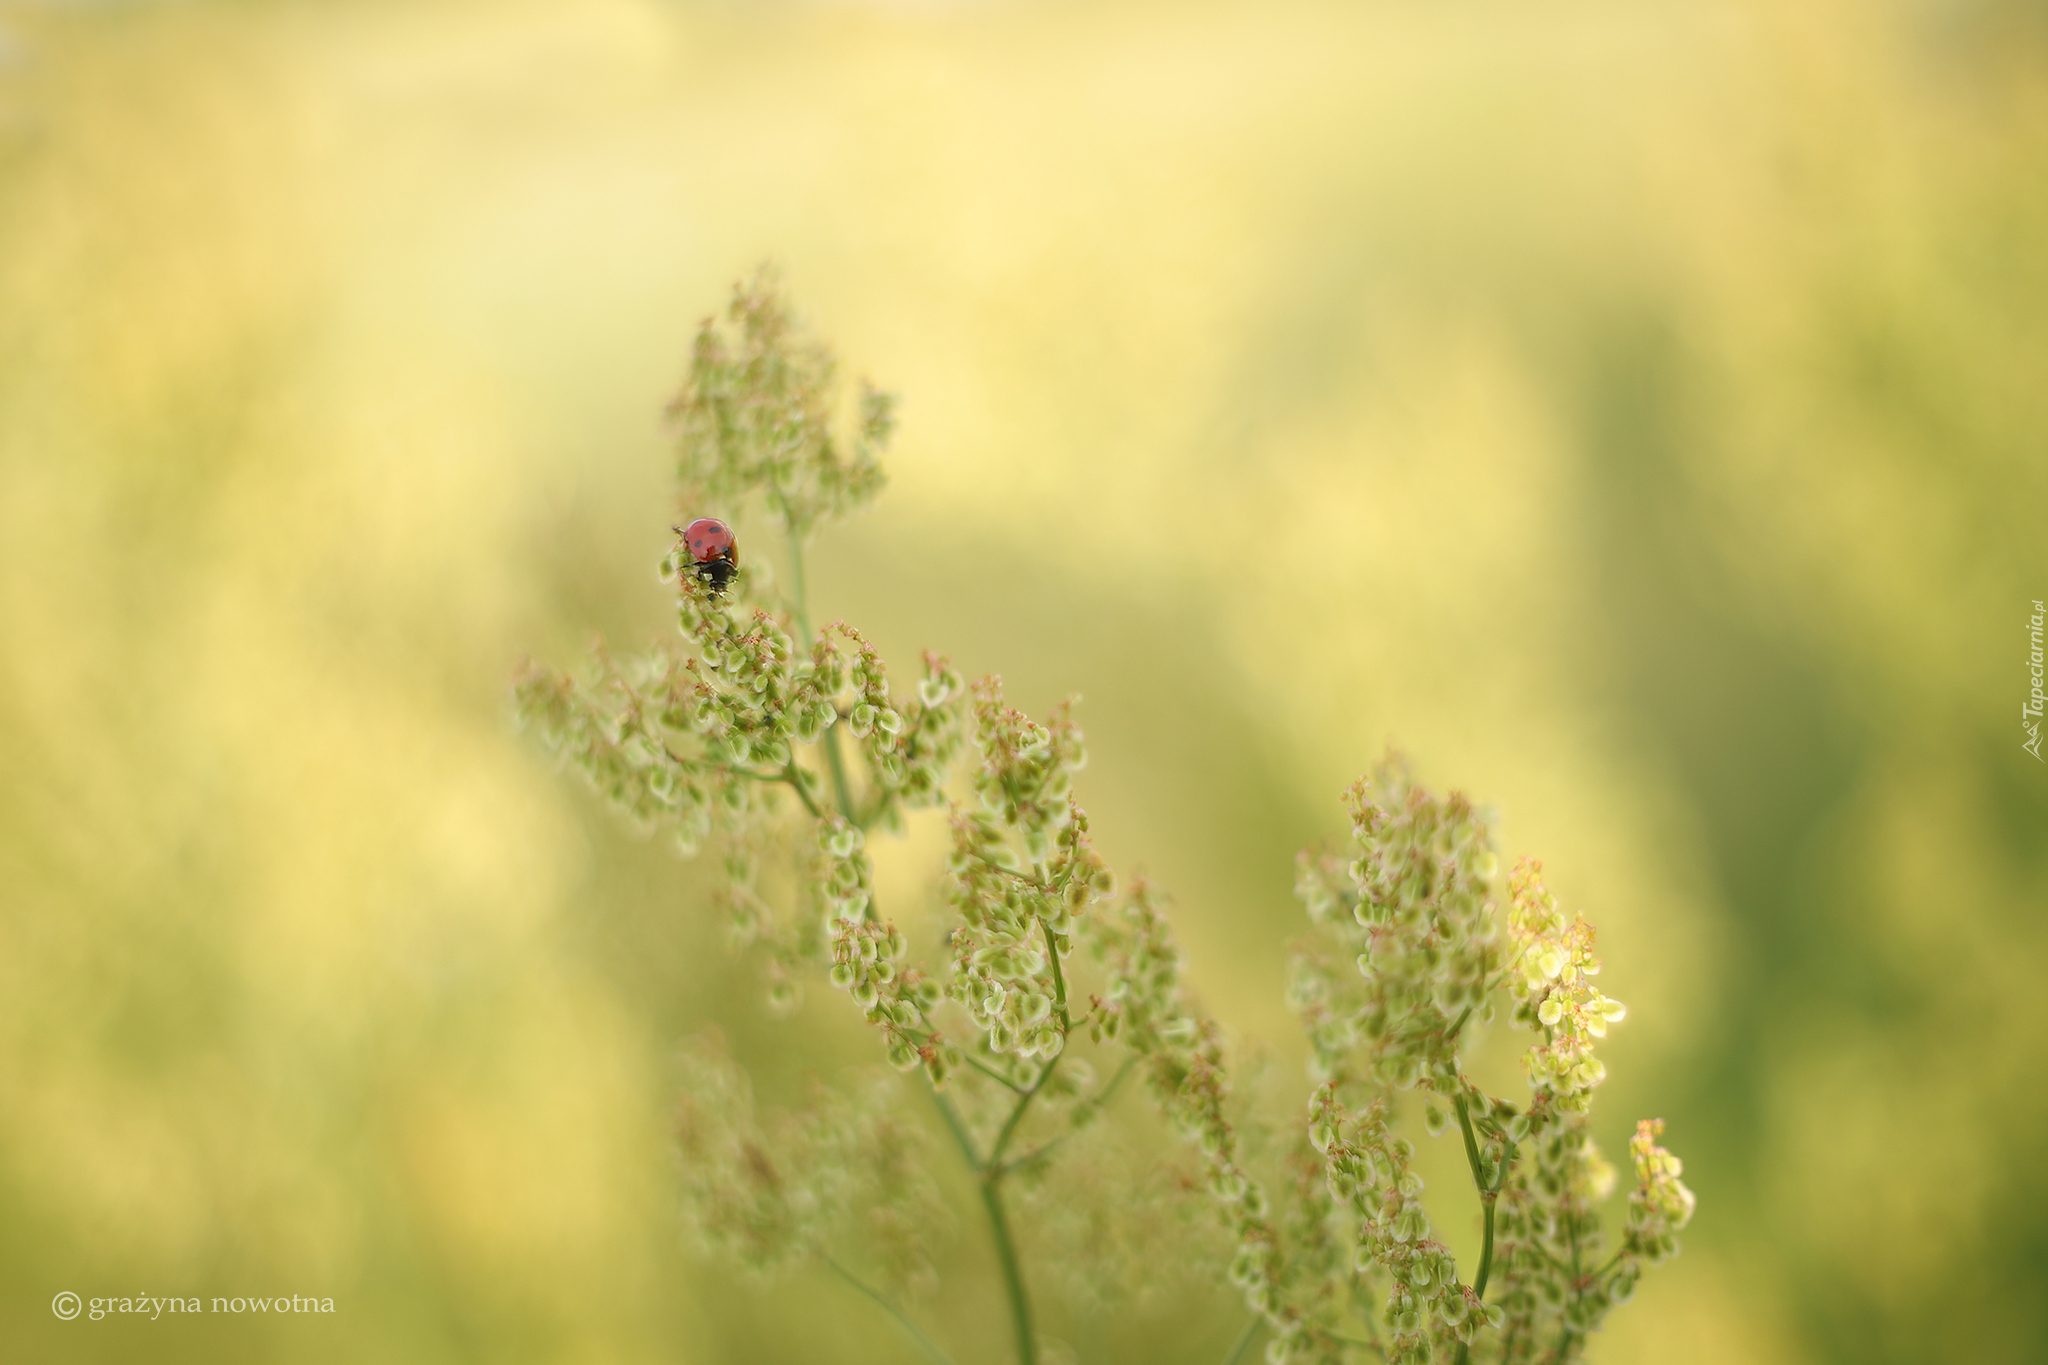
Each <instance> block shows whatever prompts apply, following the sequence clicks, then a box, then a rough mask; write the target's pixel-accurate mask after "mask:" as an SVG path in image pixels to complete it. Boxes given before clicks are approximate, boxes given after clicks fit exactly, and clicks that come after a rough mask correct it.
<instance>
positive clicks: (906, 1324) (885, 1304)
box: [825, 1256, 953, 1365]
mask: <svg viewBox="0 0 2048 1365" xmlns="http://www.w3.org/2000/svg"><path fill="white" fill-rule="evenodd" d="M825 1265H826V1266H827V1267H828V1268H829V1269H830V1270H831V1271H832V1273H833V1274H835V1275H837V1276H838V1277H839V1278H840V1279H842V1280H844V1281H846V1283H847V1284H848V1285H850V1286H851V1287H852V1288H853V1289H854V1291H855V1292H856V1293H859V1294H862V1295H864V1296H866V1297H867V1298H868V1299H870V1300H872V1301H873V1302H874V1303H875V1305H876V1306H877V1307H879V1308H880V1309H881V1310H882V1311H883V1312H884V1313H887V1314H888V1315H889V1316H890V1317H892V1318H894V1319H896V1325H897V1326H899V1327H901V1328H902V1329H903V1330H904V1331H906V1332H908V1333H910V1336H911V1339H912V1340H914V1341H915V1342H916V1343H917V1344H918V1346H919V1347H920V1348H921V1349H922V1350H923V1351H924V1353H925V1354H926V1355H927V1356H929V1357H931V1359H932V1362H933V1365H953V1358H952V1357H951V1356H949V1355H947V1354H946V1353H945V1352H944V1351H941V1350H940V1349H939V1348H938V1347H937V1346H936V1345H934V1344H933V1342H932V1339H931V1338H930V1337H928V1336H926V1335H925V1334H924V1331H923V1329H922V1328H920V1327H919V1326H918V1325H917V1324H916V1323H915V1322H912V1321H911V1320H910V1318H909V1317H907V1316H906V1315H905V1314H904V1312H903V1310H902V1309H900V1308H898V1307H897V1306H896V1305H895V1304H893V1303H891V1302H889V1301H888V1300H887V1299H885V1298H883V1297H882V1296H881V1295H880V1294H878V1293H876V1292H875V1291H874V1290H873V1289H870V1288H869V1287H868V1286H867V1285H865V1284H863V1283H861V1282H860V1281H859V1280H858V1279H855V1278H854V1276H853V1275H852V1274H851V1273H850V1272H849V1271H848V1270H847V1269H846V1267H845V1266H843V1265H841V1264H839V1262H837V1261H835V1260H833V1259H832V1258H831V1257H830V1256H827V1257H826V1258H825Z"/></svg>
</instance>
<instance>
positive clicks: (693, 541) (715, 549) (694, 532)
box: [675, 517, 740, 593]
mask: <svg viewBox="0 0 2048 1365" xmlns="http://www.w3.org/2000/svg"><path fill="white" fill-rule="evenodd" d="M675 530H676V534H677V535H679V536H681V537H682V538H683V548H684V549H685V550H687V551H689V554H690V565H691V567H692V568H694V569H696V571H697V577H699V578H701V579H703V580H704V581H705V582H706V583H709V584H710V585H711V591H712V592H713V593H722V592H724V591H725V585H726V584H727V583H730V582H731V581H732V576H733V573H734V571H735V570H737V569H738V568H739V566H740V542H739V538H738V537H737V536H735V535H734V534H733V533H732V527H730V526H727V525H726V524H725V523H724V522H722V521H720V520H718V519H717V518H716V517H699V518H697V519H696V520H695V521H693V522H691V523H690V524H689V525H688V526H678V527H676V528H675Z"/></svg>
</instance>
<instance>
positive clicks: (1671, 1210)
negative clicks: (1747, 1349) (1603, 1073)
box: [1616, 1119, 1699, 1303]
mask: <svg viewBox="0 0 2048 1365" xmlns="http://www.w3.org/2000/svg"><path fill="white" fill-rule="evenodd" d="M1662 1136H1664V1120H1662V1119H1643V1120H1641V1121H1640V1122H1638V1123H1637V1124H1636V1132H1635V1136H1634V1137H1632V1138H1630V1139H1629V1140H1628V1152H1629V1156H1631V1157H1632V1158H1634V1160H1635V1168H1636V1188H1635V1189H1634V1190H1632V1191H1630V1192H1629V1196H1628V1241H1627V1244H1626V1246H1625V1248H1624V1252H1625V1254H1626V1255H1628V1256H1640V1257H1641V1258H1642V1259H1643V1260H1646V1261H1648V1262H1650V1263H1651V1264H1652V1265H1654V1264H1656V1263H1657V1262H1658V1261H1663V1260H1668V1259H1670V1258H1671V1257H1673V1256H1676V1255H1677V1254H1678V1237H1677V1235H1676V1234H1677V1233H1678V1231H1679V1229H1681V1228H1683V1227H1684V1226H1685V1225H1686V1224H1687V1223H1689V1222H1691V1221H1692V1211H1693V1208H1694V1206H1695V1205H1696V1204H1697V1203H1698V1202H1699V1201H1698V1200H1697V1199H1695V1198H1694V1196H1693V1192H1692V1191H1691V1190H1689V1189H1687V1188H1686V1187H1685V1182H1684V1181H1682V1180H1680V1179H1679V1178H1678V1177H1679V1175H1680V1173H1682V1172H1683V1171H1684V1170H1685V1164H1684V1163H1683V1162H1681V1161H1680V1160H1679V1159H1678V1158H1677V1157H1675V1156H1673V1155H1671V1153H1669V1152H1667V1151H1665V1150H1664V1149H1663V1148H1662V1147H1659V1146H1658V1145H1657V1139H1658V1138H1660V1137H1662ZM1628 1269H1629V1275H1630V1279H1629V1284H1630V1287H1633V1282H1634V1270H1633V1267H1629V1268H1628ZM1616 1299H1617V1301H1618V1302H1623V1303H1625V1302H1627V1300H1628V1293H1627V1291H1626V1290H1624V1291H1623V1292H1621V1293H1619V1294H1617V1295H1616Z"/></svg>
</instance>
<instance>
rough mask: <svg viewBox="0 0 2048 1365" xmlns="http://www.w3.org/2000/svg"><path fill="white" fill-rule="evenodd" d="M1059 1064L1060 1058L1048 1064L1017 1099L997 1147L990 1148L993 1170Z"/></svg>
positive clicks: (989, 1156) (989, 1155) (997, 1140)
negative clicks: (1032, 1103) (1026, 1113)
mask: <svg viewBox="0 0 2048 1365" xmlns="http://www.w3.org/2000/svg"><path fill="white" fill-rule="evenodd" d="M1065 1055H1066V1054H1065V1053H1064V1052H1063V1053H1061V1054H1060V1056H1062V1057H1063V1056H1065ZM1059 1064H1060V1059H1059V1057H1055V1058H1053V1059H1052V1060H1051V1061H1049V1062H1047V1063H1046V1064H1045V1066H1044V1068H1043V1069H1041V1070H1040V1071H1039V1073H1038V1079H1037V1080H1035V1081H1033V1082H1032V1083H1031V1088H1030V1089H1029V1090H1026V1091H1025V1092H1024V1093H1023V1094H1022V1095H1019V1096H1018V1097H1017V1104H1016V1107H1015V1108H1013V1109H1011V1110H1010V1117H1009V1118H1008V1119H1006V1120H1004V1122H1003V1131H1002V1132H1000V1133H998V1134H996V1145H995V1146H993V1147H991V1148H989V1152H988V1164H989V1167H990V1168H991V1169H993V1168H994V1167H995V1166H996V1164H997V1163H998V1162H1000V1161H1001V1160H1002V1159H1003V1149H1004V1148H1006V1147H1008V1146H1009V1145H1010V1139H1011V1138H1012V1137H1014V1136H1015V1135H1016V1132H1017V1125H1018V1124H1020V1123H1022V1122H1023V1121H1024V1111H1025V1110H1026V1109H1029V1108H1030V1107H1031V1101H1033V1100H1035V1099H1037V1098H1038V1092H1039V1091H1041V1090H1043V1089H1044V1088H1045V1083H1046V1082H1047V1081H1049V1080H1051V1079H1052V1073H1053V1068H1054V1067H1056V1066H1058V1065H1059Z"/></svg>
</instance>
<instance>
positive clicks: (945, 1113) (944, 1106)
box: [928, 1089, 982, 1175]
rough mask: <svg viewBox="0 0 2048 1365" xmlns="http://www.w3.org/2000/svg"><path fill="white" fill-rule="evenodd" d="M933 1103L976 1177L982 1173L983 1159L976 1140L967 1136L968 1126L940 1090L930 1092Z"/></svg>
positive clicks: (968, 1167)
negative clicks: (976, 1148) (976, 1145)
mask: <svg viewBox="0 0 2048 1365" xmlns="http://www.w3.org/2000/svg"><path fill="white" fill-rule="evenodd" d="M928 1093H929V1094H930V1095H931V1097H932V1103H933V1104H936V1105H937V1106H938V1107H939V1116H940V1117H941V1118H943V1119H945V1121H946V1131H947V1132H949V1133H951V1134H952V1135H953V1143H954V1145H955V1146H957V1147H958V1148H959V1149H960V1155H961V1156H963V1157H965V1158H966V1160H967V1169H969V1170H971V1171H973V1172H974V1173H975V1174H976V1175H980V1174H981V1172H982V1165H981V1157H980V1155H979V1154H978V1153H977V1152H976V1151H975V1150H974V1139H973V1138H971V1137H969V1136H968V1135H967V1125H966V1124H964V1123H962V1122H961V1121H960V1114H959V1112H958V1111H957V1110H955V1109H954V1108H953V1102H952V1101H951V1100H949V1099H947V1098H946V1097H945V1096H944V1095H943V1094H941V1093H940V1092H939V1091H938V1090H936V1089H933V1090H929V1092H928Z"/></svg>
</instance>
